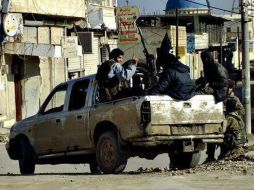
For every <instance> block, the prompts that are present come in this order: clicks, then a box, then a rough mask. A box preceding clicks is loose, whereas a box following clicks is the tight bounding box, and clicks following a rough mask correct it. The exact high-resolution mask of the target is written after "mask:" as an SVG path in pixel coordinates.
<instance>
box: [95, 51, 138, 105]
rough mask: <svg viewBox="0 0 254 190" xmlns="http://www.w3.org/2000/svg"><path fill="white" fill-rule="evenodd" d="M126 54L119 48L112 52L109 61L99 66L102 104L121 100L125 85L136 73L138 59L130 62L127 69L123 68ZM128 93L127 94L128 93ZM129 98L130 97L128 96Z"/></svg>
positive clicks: (98, 78) (98, 77)
mask: <svg viewBox="0 0 254 190" xmlns="http://www.w3.org/2000/svg"><path fill="white" fill-rule="evenodd" d="M123 56H124V52H123V51H122V50H120V49H119V48H116V49H113V50H112V51H111V52H110V55H109V60H108V61H105V62H104V63H102V64H101V66H99V68H98V71H97V75H96V79H97V81H98V85H99V96H100V97H99V99H100V102H105V101H111V100H114V99H118V98H121V97H122V96H123V94H124V92H121V90H122V89H123V86H124V85H123V84H125V83H127V82H128V81H129V80H130V79H131V78H132V77H133V75H134V74H135V72H136V64H137V62H138V58H135V57H134V58H133V59H132V60H130V64H127V65H128V66H127V68H124V67H123V66H122V63H123ZM126 93H127V92H126ZM126 96H128V95H126Z"/></svg>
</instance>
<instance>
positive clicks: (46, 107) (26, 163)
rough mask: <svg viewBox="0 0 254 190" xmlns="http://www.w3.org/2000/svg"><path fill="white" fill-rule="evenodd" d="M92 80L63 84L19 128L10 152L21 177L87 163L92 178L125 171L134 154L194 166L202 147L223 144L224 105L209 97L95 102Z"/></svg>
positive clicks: (13, 134) (13, 131) (13, 130)
mask: <svg viewBox="0 0 254 190" xmlns="http://www.w3.org/2000/svg"><path fill="white" fill-rule="evenodd" d="M97 95H98V92H97V82H96V80H95V76H94V75H92V76H88V77H85V78H79V79H75V80H70V81H68V82H66V83H62V84H60V85H58V86H57V87H56V88H55V89H54V90H53V91H52V92H51V93H50V94H49V96H48V98H47V99H46V100H45V102H44V103H43V105H42V106H41V108H40V110H39V112H38V113H37V114H36V115H34V116H32V117H30V118H27V119H25V120H23V121H21V122H18V123H16V124H15V125H14V126H13V127H12V128H11V131H10V136H9V142H8V143H7V145H6V149H7V151H8V154H9V156H10V158H11V159H14V160H19V166H20V172H21V173H22V174H32V173H34V171H35V165H36V164H48V163H49V164H60V163H89V164H90V169H91V172H92V173H101V172H102V173H107V174H108V173H120V172H122V171H123V170H124V168H125V166H126V164H127V160H128V158H130V157H133V156H139V157H142V158H147V159H153V158H155V156H157V155H158V154H161V153H168V154H169V158H170V165H171V167H177V168H189V167H194V166H195V165H197V163H198V161H199V157H200V151H201V150H203V149H204V148H205V143H221V142H223V137H224V136H223V132H224V128H225V127H224V126H223V122H224V114H223V104H222V103H217V104H215V102H214V98H213V96H211V95H197V96H195V97H193V98H191V99H190V100H187V101H176V100H173V99H172V98H170V97H169V96H165V95H156V96H154V95H153V96H149V95H145V96H133V97H127V98H123V99H119V100H115V101H112V102H106V103H100V102H99V101H98V96H97Z"/></svg>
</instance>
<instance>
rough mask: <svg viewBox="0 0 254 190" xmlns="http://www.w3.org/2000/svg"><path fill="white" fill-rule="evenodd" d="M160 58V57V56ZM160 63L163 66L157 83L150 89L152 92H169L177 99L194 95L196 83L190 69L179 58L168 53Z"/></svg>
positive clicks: (161, 58) (184, 98) (186, 98)
mask: <svg viewBox="0 0 254 190" xmlns="http://www.w3.org/2000/svg"><path fill="white" fill-rule="evenodd" d="M158 58H159V57H158ZM159 60H162V61H161V62H160V63H159V64H160V66H161V67H162V68H163V72H162V75H161V77H160V79H159V82H158V84H157V85H155V86H154V87H153V88H152V89H150V91H149V93H150V94H167V95H169V96H170V97H172V98H174V99H177V100H188V99H190V98H191V97H193V96H194V84H193V82H192V80H191V78H190V69H189V67H188V66H187V65H184V64H183V63H181V62H179V61H178V60H177V58H176V57H175V56H174V55H173V54H171V53H169V52H168V53H166V54H164V55H163V57H160V58H159Z"/></svg>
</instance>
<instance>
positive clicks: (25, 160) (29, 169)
mask: <svg viewBox="0 0 254 190" xmlns="http://www.w3.org/2000/svg"><path fill="white" fill-rule="evenodd" d="M19 170H20V173H21V174H23V175H31V174H34V170H35V154H34V151H33V148H32V147H31V145H30V143H29V141H28V140H27V139H21V141H20V150H19Z"/></svg>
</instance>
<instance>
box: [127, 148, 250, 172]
mask: <svg viewBox="0 0 254 190" xmlns="http://www.w3.org/2000/svg"><path fill="white" fill-rule="evenodd" d="M218 170H220V171H225V172H226V173H228V174H229V175H230V174H239V175H251V176H253V175H254V145H252V146H249V147H246V148H239V149H236V150H234V151H232V152H231V153H230V154H228V155H226V157H225V158H224V159H221V160H217V161H214V162H209V163H205V164H201V165H198V166H197V167H195V168H191V169H186V170H178V169H170V168H142V167H140V168H139V169H138V170H136V171H131V172H127V174H153V173H156V174H157V173H162V174H165V175H169V176H181V175H188V174H202V173H208V172H212V171H218Z"/></svg>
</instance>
